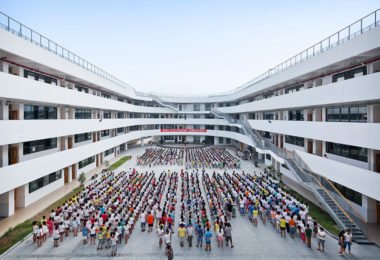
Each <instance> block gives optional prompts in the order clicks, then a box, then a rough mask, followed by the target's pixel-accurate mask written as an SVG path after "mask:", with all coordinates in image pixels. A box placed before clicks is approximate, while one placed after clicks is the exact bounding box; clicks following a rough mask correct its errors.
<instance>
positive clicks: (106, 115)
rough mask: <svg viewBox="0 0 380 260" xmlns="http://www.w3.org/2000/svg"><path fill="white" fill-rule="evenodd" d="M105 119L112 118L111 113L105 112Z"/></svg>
mask: <svg viewBox="0 0 380 260" xmlns="http://www.w3.org/2000/svg"><path fill="white" fill-rule="evenodd" d="M103 118H111V111H105V112H103Z"/></svg>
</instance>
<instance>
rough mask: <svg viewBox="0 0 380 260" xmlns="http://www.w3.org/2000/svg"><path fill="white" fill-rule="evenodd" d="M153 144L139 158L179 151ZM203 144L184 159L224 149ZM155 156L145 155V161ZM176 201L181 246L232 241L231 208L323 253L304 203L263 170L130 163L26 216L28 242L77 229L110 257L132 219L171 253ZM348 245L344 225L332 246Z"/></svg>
mask: <svg viewBox="0 0 380 260" xmlns="http://www.w3.org/2000/svg"><path fill="white" fill-rule="evenodd" d="M160 149H161V150H163V149H162V148H159V149H155V148H148V149H147V151H146V153H144V155H143V156H142V157H143V158H149V156H153V157H154V156H158V157H161V156H162V158H167V156H169V157H171V158H172V157H173V156H177V155H179V153H178V151H177V149H170V148H169V149H168V150H166V151H161V150H160ZM166 149H167V148H166ZM178 150H179V149H178ZM204 150H206V151H203V152H200V155H195V154H198V151H197V150H196V149H194V150H193V149H192V148H191V149H189V150H188V151H187V152H186V150H185V155H186V158H187V156H189V158H199V160H201V159H202V160H204V158H206V157H205V156H208V155H207V154H212V153H213V152H215V154H214V156H216V157H212V158H224V157H223V156H228V155H226V151H225V150H223V149H222V148H209V149H207V148H206V149H204ZM190 151H191V152H190ZM227 153H228V152H227ZM146 154H150V155H149V156H147V155H146ZM216 154H217V155H216ZM182 155H183V154H182ZM146 156H147V157H146ZM218 156H222V157H218ZM140 158H141V157H140ZM141 160H145V159H141ZM186 160H187V159H186ZM224 160H226V159H224ZM155 161H156V160H155V159H154V158H153V160H152V161H151V162H155ZM203 163H204V162H203ZM157 176H158V177H157ZM179 180H180V181H181V182H180V184H179ZM178 187H180V194H177V190H178ZM177 200H179V201H178V202H179V203H178V202H177ZM177 204H178V209H179V213H178V216H179V219H178V228H177V235H178V238H179V242H180V246H181V247H183V246H185V244H186V243H185V242H186V241H187V245H188V247H193V239H194V238H195V239H196V247H199V248H203V246H204V248H205V250H206V251H211V244H212V243H211V242H212V239H215V241H216V244H217V245H218V247H223V246H224V245H226V246H227V247H229V246H231V248H233V247H234V244H233V240H232V225H231V220H232V218H234V217H236V209H238V211H239V212H240V215H242V216H244V217H247V218H248V219H249V220H250V221H251V222H252V223H253V226H256V227H257V226H258V225H259V219H260V220H261V223H262V224H263V225H266V223H270V225H272V226H273V228H274V230H275V231H276V232H278V234H279V235H280V236H281V237H284V238H286V237H287V236H288V237H291V238H299V239H300V240H301V241H302V242H303V243H305V245H306V246H307V247H309V248H311V244H312V241H313V238H315V239H316V240H317V244H318V248H317V250H320V251H321V252H324V244H325V240H326V232H325V230H324V229H323V228H322V227H321V226H319V225H318V223H317V221H316V220H315V219H312V218H311V216H310V215H309V212H308V206H307V205H306V204H305V203H303V202H301V201H298V200H297V199H296V198H294V197H293V196H292V195H291V194H289V193H287V192H286V191H284V190H282V189H281V187H280V185H279V184H278V182H276V181H275V180H273V179H271V178H270V177H269V176H268V175H266V174H256V173H255V172H254V173H253V174H247V173H245V172H244V171H243V172H242V173H240V174H238V173H236V172H235V171H233V172H232V173H227V171H224V173H223V174H220V173H215V172H213V173H212V174H208V173H206V170H205V169H203V170H202V172H200V170H198V169H192V170H190V171H187V170H184V169H182V170H181V171H180V172H179V173H178V172H171V171H170V170H168V171H163V172H161V173H160V174H159V175H158V174H155V173H154V171H151V172H149V173H148V172H145V173H143V172H139V171H137V170H135V169H133V170H131V169H130V170H129V171H122V172H120V173H118V174H115V173H114V172H109V171H103V172H102V173H101V174H98V175H97V177H96V178H95V179H94V180H91V182H90V183H89V184H88V185H87V186H86V187H85V188H84V189H83V190H82V191H81V192H79V193H78V194H76V195H75V196H73V197H72V198H71V199H70V200H68V201H66V202H64V203H63V204H62V205H61V206H59V207H57V208H56V209H53V210H52V211H51V214H50V216H48V217H43V218H42V219H41V220H40V221H35V222H33V241H34V242H35V243H36V244H37V246H42V245H43V244H44V243H45V241H46V240H47V238H48V237H52V238H53V241H54V247H58V246H59V245H60V244H62V243H64V241H65V238H66V237H67V236H69V235H71V234H72V235H73V236H74V237H76V236H78V234H80V235H81V236H82V239H83V244H84V245H87V244H89V246H94V248H95V247H96V249H97V250H104V249H108V248H110V249H111V256H116V254H117V247H118V245H121V244H127V243H128V240H129V237H130V235H131V234H132V232H133V230H134V226H135V223H136V222H137V221H139V222H140V225H141V231H142V232H145V231H146V226H148V233H156V234H157V236H158V242H159V243H158V246H159V247H160V248H162V245H163V244H165V249H166V251H165V252H166V255H167V256H168V258H169V259H172V258H173V256H174V254H173V248H172V238H173V234H174V229H175V228H174V227H175V223H176V215H175V212H176V207H177ZM351 244H352V234H351V233H350V231H349V230H348V231H345V232H341V234H340V235H339V245H340V250H339V253H340V254H342V255H343V254H344V253H345V250H346V248H347V249H348V250H349V253H351Z"/></svg>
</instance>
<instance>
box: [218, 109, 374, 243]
mask: <svg viewBox="0 0 380 260" xmlns="http://www.w3.org/2000/svg"><path fill="white" fill-rule="evenodd" d="M211 112H212V113H213V114H214V115H215V116H216V117H219V118H224V119H226V120H227V121H228V122H229V123H234V124H240V125H241V128H242V129H243V131H244V133H245V135H247V136H249V137H250V139H251V140H252V142H253V144H254V146H255V147H256V148H258V149H260V150H262V151H263V152H265V151H266V152H269V151H271V152H272V153H274V154H276V155H277V156H279V157H282V158H284V161H285V165H286V166H287V167H288V168H289V170H290V171H291V172H292V173H293V174H294V176H295V177H296V178H297V179H298V181H299V183H300V184H301V185H302V186H303V187H304V188H306V189H307V190H309V191H311V192H312V193H313V194H314V195H315V197H316V198H317V199H318V201H319V202H320V203H321V204H322V206H323V208H324V209H325V210H326V211H327V212H328V213H329V215H330V216H331V217H332V218H333V219H334V220H335V222H336V223H337V224H338V226H339V228H340V229H344V230H347V229H350V230H351V232H352V238H353V240H354V241H355V242H357V243H360V244H373V243H372V242H370V241H368V240H367V238H366V236H365V234H364V232H363V230H364V231H365V229H366V227H365V222H364V221H363V220H362V219H361V216H360V213H357V214H354V213H355V212H356V211H355V209H353V208H352V206H351V205H350V203H349V202H348V201H347V199H346V198H344V197H343V195H341V194H340V193H339V191H338V190H337V189H336V188H335V186H334V185H333V184H332V183H331V182H330V181H329V180H328V179H326V178H323V177H320V176H317V177H316V176H314V174H313V173H312V172H311V171H310V170H309V168H308V166H307V164H306V163H305V162H304V161H303V160H302V159H301V158H300V157H299V156H298V155H297V154H296V153H295V152H294V151H293V153H286V152H285V151H284V150H282V149H280V148H279V147H277V146H275V145H274V144H272V143H271V142H269V141H267V140H265V139H264V138H262V137H261V136H260V134H259V133H258V131H257V130H255V129H252V127H251V125H250V124H249V122H248V120H247V119H245V120H236V119H233V118H231V116H230V115H228V114H226V113H223V112H221V111H220V110H218V109H212V110H211ZM336 196H338V197H339V202H338V201H337V200H336V199H335V198H336ZM343 208H349V209H350V213H348V212H347V211H345V210H344V209H343ZM359 225H360V226H359Z"/></svg>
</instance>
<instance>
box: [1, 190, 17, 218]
mask: <svg viewBox="0 0 380 260" xmlns="http://www.w3.org/2000/svg"><path fill="white" fill-rule="evenodd" d="M14 198H15V195H14V190H10V191H8V192H5V193H3V194H1V195H0V216H1V217H8V216H10V215H13V213H14V209H15V201H14Z"/></svg>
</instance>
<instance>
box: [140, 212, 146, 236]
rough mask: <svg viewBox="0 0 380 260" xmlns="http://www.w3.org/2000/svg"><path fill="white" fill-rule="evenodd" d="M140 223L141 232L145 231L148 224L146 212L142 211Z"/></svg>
mask: <svg viewBox="0 0 380 260" xmlns="http://www.w3.org/2000/svg"><path fill="white" fill-rule="evenodd" d="M140 223H141V232H144V231H145V225H146V215H145V213H144V212H141V215H140Z"/></svg>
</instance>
